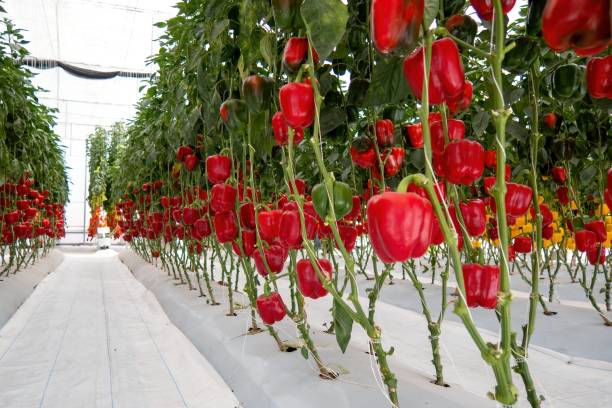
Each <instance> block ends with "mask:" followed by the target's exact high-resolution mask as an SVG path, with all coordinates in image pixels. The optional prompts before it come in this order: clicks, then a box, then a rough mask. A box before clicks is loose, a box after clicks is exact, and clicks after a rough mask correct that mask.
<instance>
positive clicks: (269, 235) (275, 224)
mask: <svg viewBox="0 0 612 408" xmlns="http://www.w3.org/2000/svg"><path fill="white" fill-rule="evenodd" d="M282 216H283V211H282V210H270V211H260V212H259V213H257V220H258V221H259V236H260V237H261V239H263V240H264V241H266V242H267V243H268V244H272V243H273V242H274V240H276V239H277V238H278V234H279V232H280V222H281V217H282Z"/></svg>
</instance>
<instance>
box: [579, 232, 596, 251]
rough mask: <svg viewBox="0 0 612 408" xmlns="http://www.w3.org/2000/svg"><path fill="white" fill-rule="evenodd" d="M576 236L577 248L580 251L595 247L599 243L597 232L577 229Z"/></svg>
mask: <svg viewBox="0 0 612 408" xmlns="http://www.w3.org/2000/svg"><path fill="white" fill-rule="evenodd" d="M574 238H575V240H576V249H577V250H578V251H580V252H585V251H587V250H588V249H589V248H593V247H594V246H595V245H596V243H597V234H595V233H594V232H593V231H589V230H586V229H583V230H580V231H576V233H575V234H574Z"/></svg>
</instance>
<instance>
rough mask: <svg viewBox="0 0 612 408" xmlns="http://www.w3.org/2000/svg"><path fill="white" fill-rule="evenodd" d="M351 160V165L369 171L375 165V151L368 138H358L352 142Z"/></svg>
mask: <svg viewBox="0 0 612 408" xmlns="http://www.w3.org/2000/svg"><path fill="white" fill-rule="evenodd" d="M351 159H352V160H353V163H355V164H356V165H357V166H359V167H361V168H364V169H370V168H372V167H374V166H375V165H376V150H375V149H374V144H373V143H372V141H371V140H370V138H368V137H367V136H360V137H358V138H355V139H354V140H353V143H352V146H351Z"/></svg>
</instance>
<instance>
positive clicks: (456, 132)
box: [429, 119, 465, 154]
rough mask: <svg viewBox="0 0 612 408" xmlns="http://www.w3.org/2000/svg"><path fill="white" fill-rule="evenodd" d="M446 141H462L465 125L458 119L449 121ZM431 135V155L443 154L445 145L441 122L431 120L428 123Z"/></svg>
mask: <svg viewBox="0 0 612 408" xmlns="http://www.w3.org/2000/svg"><path fill="white" fill-rule="evenodd" d="M447 124H448V140H449V142H452V141H453V140H462V139H464V138H465V124H464V123H463V121H462V120H459V119H449V120H448V122H447ZM429 129H430V134H431V150H432V152H433V153H437V154H442V153H444V147H445V145H446V143H445V140H444V127H443V124H442V120H435V119H434V120H433V121H432V122H430V123H429Z"/></svg>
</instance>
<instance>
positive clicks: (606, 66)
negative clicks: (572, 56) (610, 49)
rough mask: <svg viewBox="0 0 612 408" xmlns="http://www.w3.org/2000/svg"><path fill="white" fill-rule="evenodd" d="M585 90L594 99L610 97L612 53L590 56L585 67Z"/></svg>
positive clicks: (611, 91)
mask: <svg viewBox="0 0 612 408" xmlns="http://www.w3.org/2000/svg"><path fill="white" fill-rule="evenodd" d="M586 77H587V90H588V91H589V95H591V98H594V99H612V55H608V56H606V57H602V58H591V59H590V60H589V62H587V68H586Z"/></svg>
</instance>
